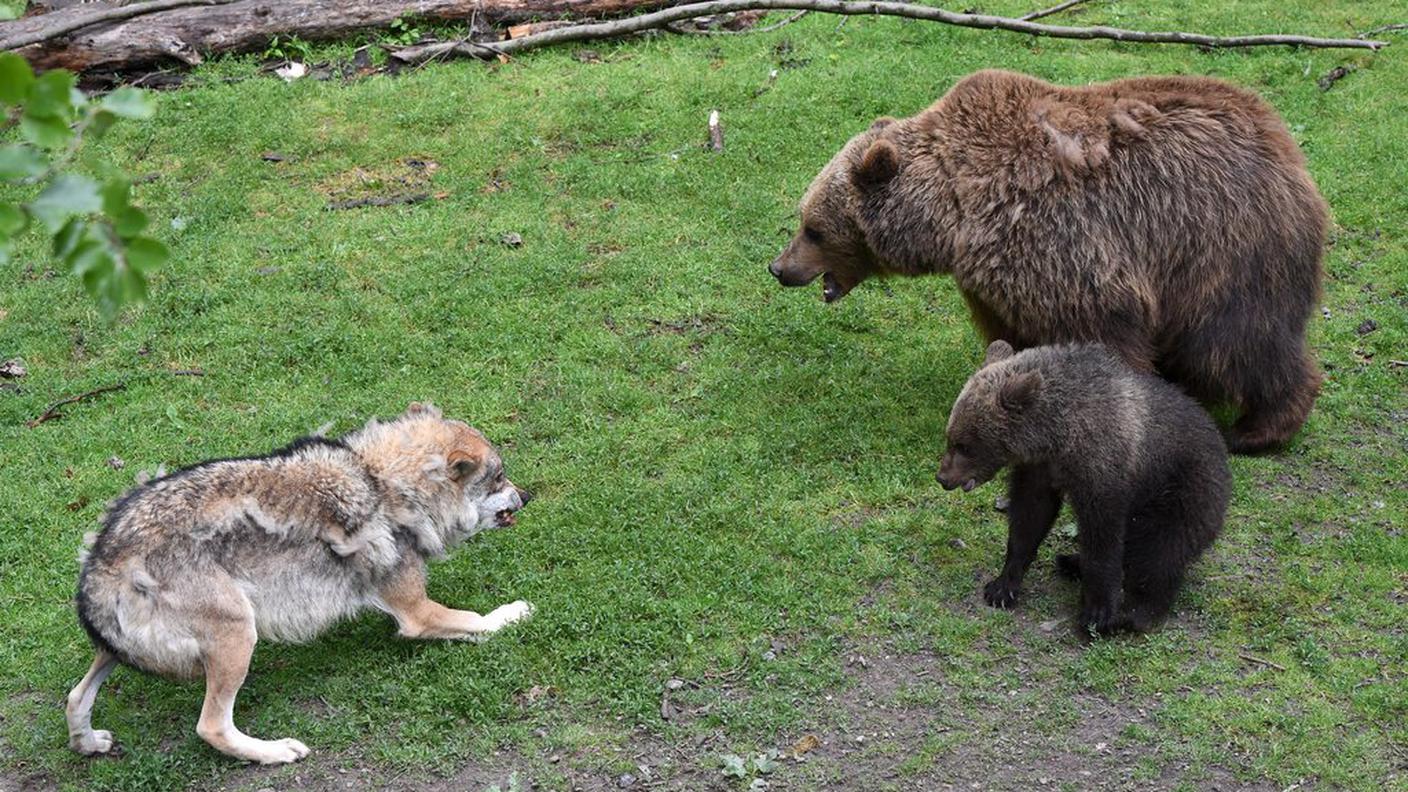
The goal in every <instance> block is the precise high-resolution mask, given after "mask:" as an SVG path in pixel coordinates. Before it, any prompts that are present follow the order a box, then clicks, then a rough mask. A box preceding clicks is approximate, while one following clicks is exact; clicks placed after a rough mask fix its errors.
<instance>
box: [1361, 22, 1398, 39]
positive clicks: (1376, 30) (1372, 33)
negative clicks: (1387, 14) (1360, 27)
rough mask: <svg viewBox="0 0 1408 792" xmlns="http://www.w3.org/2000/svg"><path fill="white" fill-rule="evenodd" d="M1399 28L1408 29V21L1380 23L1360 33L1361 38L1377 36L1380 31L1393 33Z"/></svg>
mask: <svg viewBox="0 0 1408 792" xmlns="http://www.w3.org/2000/svg"><path fill="white" fill-rule="evenodd" d="M1399 30H1408V22H1395V23H1394V24H1392V25H1380V26H1379V27H1376V28H1374V29H1373V30H1366V31H1364V32H1363V33H1360V34H1359V38H1368V37H1370V36H1377V35H1378V34H1380V33H1393V32H1395V31H1399Z"/></svg>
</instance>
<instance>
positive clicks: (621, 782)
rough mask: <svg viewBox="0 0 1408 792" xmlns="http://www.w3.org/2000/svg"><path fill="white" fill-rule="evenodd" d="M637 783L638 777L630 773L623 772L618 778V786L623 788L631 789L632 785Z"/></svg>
mask: <svg viewBox="0 0 1408 792" xmlns="http://www.w3.org/2000/svg"><path fill="white" fill-rule="evenodd" d="M635 783H636V777H635V776H633V775H631V774H630V773H622V774H621V777H620V778H618V779H616V786H618V787H620V788H622V789H630V788H631V787H632V786H634V785H635Z"/></svg>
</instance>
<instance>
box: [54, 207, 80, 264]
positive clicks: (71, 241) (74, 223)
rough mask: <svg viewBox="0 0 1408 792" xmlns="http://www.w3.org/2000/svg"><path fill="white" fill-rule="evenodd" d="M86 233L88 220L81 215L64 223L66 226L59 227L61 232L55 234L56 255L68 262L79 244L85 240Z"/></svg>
mask: <svg viewBox="0 0 1408 792" xmlns="http://www.w3.org/2000/svg"><path fill="white" fill-rule="evenodd" d="M86 233H88V222H87V221H86V220H84V219H83V218H81V217H75V218H73V219H72V220H69V221H68V222H67V223H64V227H63V228H60V229H59V233H57V234H54V256H56V257H57V258H60V259H63V260H64V261H65V262H67V261H68V259H69V257H70V256H72V255H73V254H74V251H76V250H77V249H78V245H79V243H80V242H82V241H83V237H84V235H85V234H86Z"/></svg>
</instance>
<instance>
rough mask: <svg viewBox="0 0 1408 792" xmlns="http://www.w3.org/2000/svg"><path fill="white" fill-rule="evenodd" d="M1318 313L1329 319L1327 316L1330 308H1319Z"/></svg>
mask: <svg viewBox="0 0 1408 792" xmlns="http://www.w3.org/2000/svg"><path fill="white" fill-rule="evenodd" d="M1320 315H1321V316H1323V317H1325V318H1326V319H1329V318H1330V309H1329V308H1321V309H1320Z"/></svg>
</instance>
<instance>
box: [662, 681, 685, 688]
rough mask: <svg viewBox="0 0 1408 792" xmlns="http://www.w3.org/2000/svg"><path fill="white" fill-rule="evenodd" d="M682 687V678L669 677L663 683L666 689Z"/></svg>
mask: <svg viewBox="0 0 1408 792" xmlns="http://www.w3.org/2000/svg"><path fill="white" fill-rule="evenodd" d="M682 687H684V680H683V679H671V680H670V681H668V682H666V683H665V689H666V690H679V689H680V688H682Z"/></svg>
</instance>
